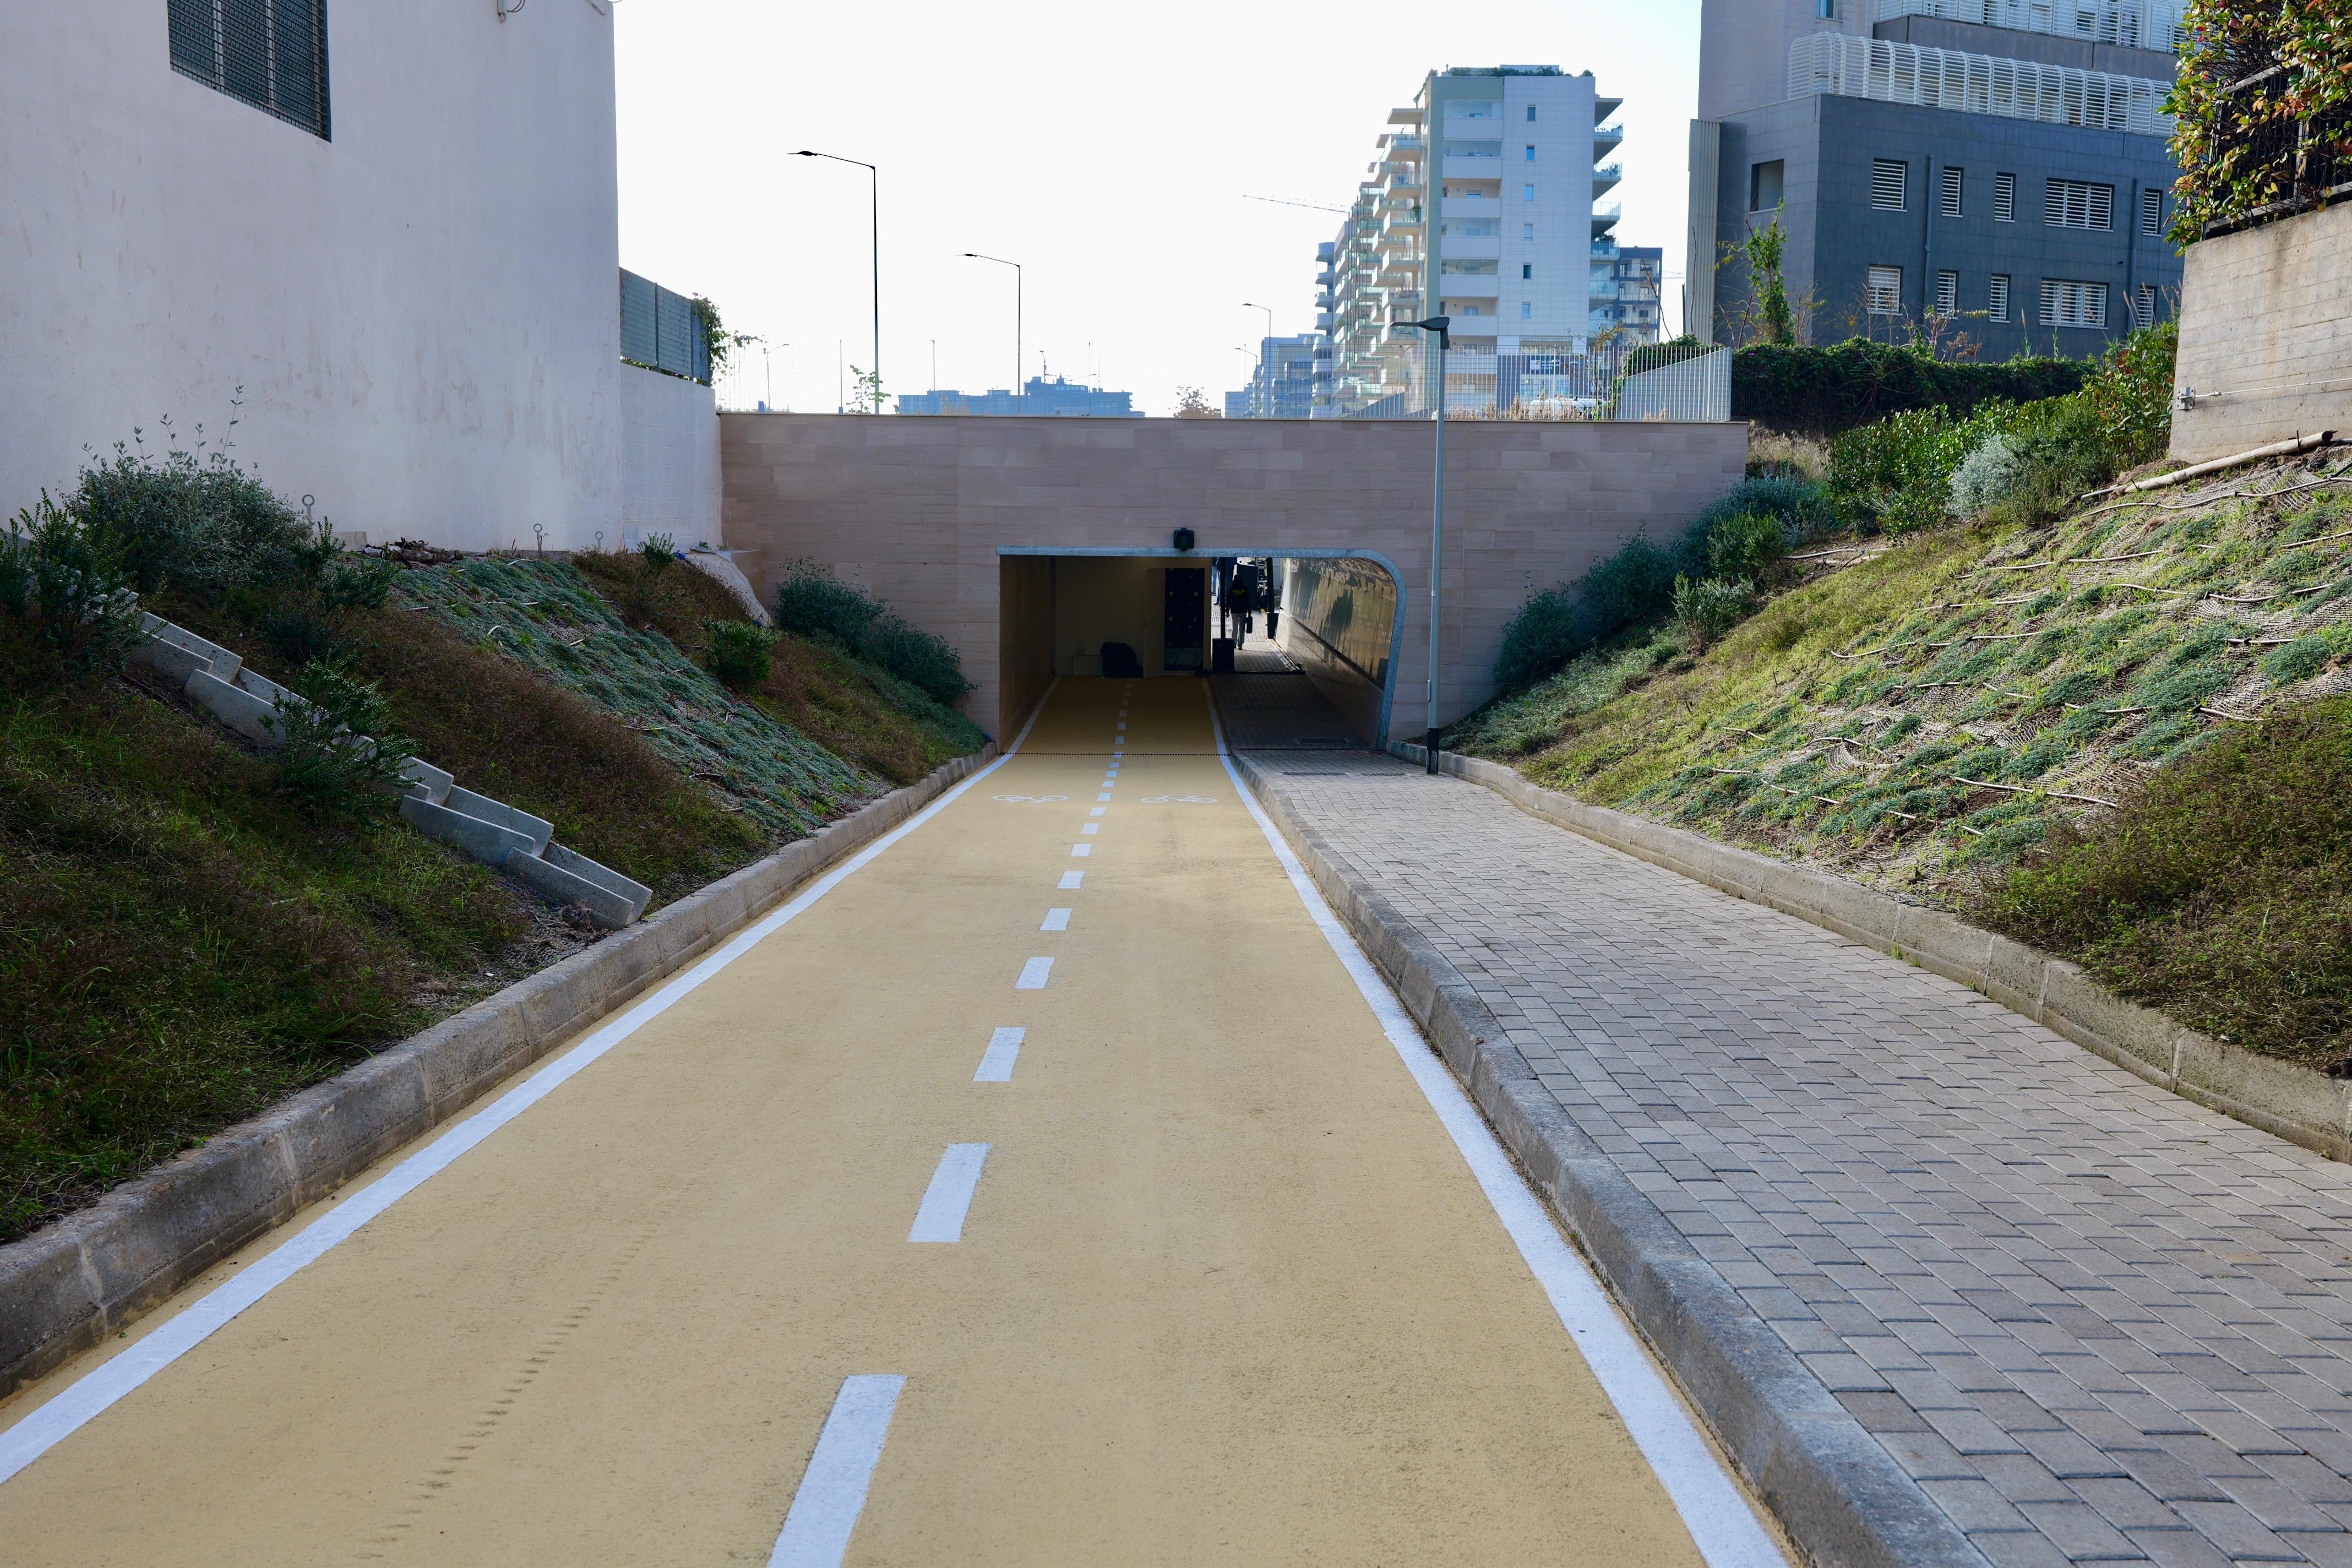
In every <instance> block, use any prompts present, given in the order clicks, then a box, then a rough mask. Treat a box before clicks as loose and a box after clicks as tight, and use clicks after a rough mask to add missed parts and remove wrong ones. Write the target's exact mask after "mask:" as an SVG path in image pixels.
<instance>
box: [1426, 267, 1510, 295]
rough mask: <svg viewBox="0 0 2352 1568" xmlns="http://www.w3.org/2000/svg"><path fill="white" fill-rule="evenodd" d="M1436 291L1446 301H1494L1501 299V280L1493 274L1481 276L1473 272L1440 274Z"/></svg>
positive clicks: (1497, 275)
mask: <svg viewBox="0 0 2352 1568" xmlns="http://www.w3.org/2000/svg"><path fill="white" fill-rule="evenodd" d="M1437 291H1438V293H1439V294H1440V295H1442V296H1444V298H1445V299H1448V300H1496V299H1500V298H1501V297H1502V293H1503V279H1502V278H1501V276H1500V275H1499V274H1496V273H1493V272H1489V273H1486V274H1484V275H1483V276H1482V275H1480V274H1477V273H1474V272H1446V273H1441V274H1439V276H1438V279H1437Z"/></svg>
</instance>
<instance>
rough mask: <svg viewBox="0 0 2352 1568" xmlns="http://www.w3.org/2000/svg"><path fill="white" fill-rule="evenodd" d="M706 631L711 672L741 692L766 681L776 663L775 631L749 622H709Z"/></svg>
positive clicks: (707, 662) (707, 664)
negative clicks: (766, 629) (765, 629)
mask: <svg viewBox="0 0 2352 1568" xmlns="http://www.w3.org/2000/svg"><path fill="white" fill-rule="evenodd" d="M702 632H703V636H704V637H706V638H708V639H709V640H708V641H707V643H706V644H705V645H704V647H703V651H702V663H703V667H704V668H707V669H708V670H709V671H710V673H711V674H713V675H715V676H717V677H718V678H719V679H720V680H721V681H723V682H725V683H726V684H727V685H729V686H731V687H734V688H735V689H737V690H739V691H748V690H750V689H752V688H754V687H758V686H761V685H764V684H766V682H767V679H768V671H769V669H770V668H772V664H773V662H774V653H775V647H776V634H775V633H773V632H771V631H764V630H762V629H761V628H760V627H758V626H753V625H752V624H751V622H749V621H705V622H703V623H702Z"/></svg>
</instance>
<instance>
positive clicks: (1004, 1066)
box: [971, 1028, 1029, 1083]
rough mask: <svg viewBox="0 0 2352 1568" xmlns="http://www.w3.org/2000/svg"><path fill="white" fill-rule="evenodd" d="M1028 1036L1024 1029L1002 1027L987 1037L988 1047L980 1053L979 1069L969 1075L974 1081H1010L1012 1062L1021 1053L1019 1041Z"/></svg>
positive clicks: (1011, 1078) (1011, 1079) (1011, 1077)
mask: <svg viewBox="0 0 2352 1568" xmlns="http://www.w3.org/2000/svg"><path fill="white" fill-rule="evenodd" d="M1028 1037H1029V1031H1028V1030H1026V1029H1013V1028H1004V1029H999V1030H997V1031H996V1033H994V1034H992V1035H991V1036H989V1037H988V1049H987V1050H986V1051H984V1052H982V1055H981V1058H980V1070H979V1071H978V1072H976V1073H974V1074H972V1075H971V1081H972V1082H974V1083H1011V1082H1012V1081H1013V1061H1014V1060H1015V1058H1018V1057H1019V1056H1020V1055H1021V1042H1022V1041H1023V1040H1025V1039H1027V1038H1028Z"/></svg>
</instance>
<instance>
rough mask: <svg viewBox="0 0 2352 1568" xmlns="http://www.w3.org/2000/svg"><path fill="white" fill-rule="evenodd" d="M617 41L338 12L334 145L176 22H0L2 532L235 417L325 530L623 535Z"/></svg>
mask: <svg viewBox="0 0 2352 1568" xmlns="http://www.w3.org/2000/svg"><path fill="white" fill-rule="evenodd" d="M609 12H610V5H609V4H605V3H604V0H538V3H537V4H535V5H530V7H528V8H527V9H525V10H523V11H521V12H520V13H519V14H518V15H516V16H512V17H510V18H509V19H508V20H507V21H505V22H503V23H501V22H500V21H499V17H498V14H497V11H496V9H495V8H494V7H493V6H492V5H490V4H489V0H405V3H404V4H400V5H378V4H353V3H350V0H343V3H339V4H336V5H331V6H330V7H329V12H328V18H329V37H328V75H329V81H330V83H331V128H332V132H333V139H332V140H331V141H322V140H320V138H318V137H316V136H313V135H311V134H310V132H307V131H304V130H301V129H300V128H299V127H297V126H294V125H290V124H287V123H285V122H283V121H278V120H276V119H273V118H272V117H270V116H269V115H268V114H266V113H264V112H263V111H261V110H257V109H255V108H253V107H252V106H251V105H249V104H247V103H244V102H242V101H240V100H236V99H234V98H231V97H229V96H227V95H226V94H225V93H222V92H219V91H216V90H215V89H212V88H210V87H207V86H205V85H204V84H203V83H200V82H197V81H194V80H192V79H188V78H186V77H183V76H181V75H179V74H177V73H175V72H174V71H173V69H172V68H171V65H170V53H169V48H168V44H167V37H166V32H165V8H164V0H79V3H78V4H75V5H58V4H31V3H24V4H14V5H0V510H14V509H16V507H18V506H21V505H24V504H26V502H28V501H30V500H32V499H33V497H34V495H35V493H36V492H37V490H39V489H41V488H42V487H43V486H47V487H48V488H49V489H51V490H53V491H54V490H57V489H60V488H64V487H68V486H69V485H70V484H71V483H72V482H73V479H74V475H75V473H76V471H77V469H78V468H79V466H80V465H81V463H82V462H83V461H84V448H85V447H90V448H94V449H96V450H98V451H100V452H104V451H106V450H107V449H109V448H110V447H111V446H112V444H113V443H114V442H115V441H117V440H128V439H129V438H130V437H131V431H132V430H133V428H134V427H143V428H144V429H145V431H146V432H147V437H148V441H149V444H150V445H151V447H152V446H154V445H156V444H158V441H159V429H160V426H161V424H162V420H163V416H166V415H168V416H171V417H172V421H173V428H174V429H175V430H177V431H179V432H181V433H182V434H183V435H184V436H190V437H192V436H193V433H194V427H195V426H197V425H198V424H199V423H201V424H202V425H203V426H205V433H206V435H207V437H219V436H220V435H221V434H222V433H223V431H224V428H225V426H226V424H227V422H228V419H229V417H230V414H231V405H232V400H233V399H234V400H236V409H235V413H236V421H237V423H236V428H235V430H234V432H233V434H232V435H231V437H230V438H231V439H232V440H233V442H234V455H235V456H236V457H237V458H241V459H243V460H245V461H247V462H248V463H250V464H252V465H254V466H255V467H257V468H258V469H259V471H260V473H261V475H262V477H263V478H264V479H267V480H268V482H269V483H271V484H272V485H274V486H276V487H277V488H278V489H280V490H281V491H285V492H288V493H289V494H295V495H299V494H302V493H305V492H308V493H310V494H312V495H315V496H316V497H317V498H318V509H319V510H320V513H321V514H323V515H326V516H329V517H331V518H332V519H333V521H334V523H335V526H336V527H337V528H338V529H342V530H362V531H366V532H367V534H368V535H369V536H370V537H371V538H372V539H378V540H381V539H386V538H391V537H394V536H399V535H404V536H408V537H414V538H422V539H426V540H430V541H432V542H436V543H440V544H445V545H453V546H458V547H464V548H476V549H479V548H487V547H489V546H493V545H499V546H503V545H507V544H509V543H523V544H528V543H530V542H532V534H531V526H532V524H533V523H538V524H541V526H543V527H544V528H545V530H546V543H547V544H548V545H549V546H550V547H559V546H562V547H571V546H582V545H585V544H587V543H588V542H590V540H591V539H592V537H593V533H594V531H596V530H597V529H599V528H602V529H604V530H605V531H606V532H607V534H608V535H610V534H614V533H617V532H618V531H619V529H620V519H621V488H620V463H619V461H618V450H619V445H620V442H619V428H620V397H619V391H618V387H619V377H618V371H619V368H620V367H619V357H620V326H619V310H618V306H617V292H618V268H619V238H618V209H617V197H616V193H615V176H614V104H613V33H612V21H611V19H610V16H609ZM240 387H241V388H242V391H241V392H240V391H239V390H238V389H239V388H240ZM708 395H709V394H708V393H707V392H706V393H705V394H704V396H705V397H706V398H707V397H708Z"/></svg>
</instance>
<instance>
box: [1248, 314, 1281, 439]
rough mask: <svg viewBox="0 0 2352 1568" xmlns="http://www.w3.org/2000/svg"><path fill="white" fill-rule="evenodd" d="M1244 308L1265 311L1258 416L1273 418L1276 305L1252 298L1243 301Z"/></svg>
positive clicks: (1259, 359)
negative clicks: (1254, 301)
mask: <svg viewBox="0 0 2352 1568" xmlns="http://www.w3.org/2000/svg"><path fill="white" fill-rule="evenodd" d="M1242 309H1243V310H1264V311H1265V353H1261V354H1260V355H1258V356H1257V366H1258V373H1259V374H1258V379H1259V380H1260V381H1262V382H1264V383H1265V386H1264V387H1263V389H1262V390H1261V392H1260V394H1259V401H1260V403H1261V404H1262V405H1263V406H1262V407H1260V409H1259V410H1258V417H1259V418H1261V419H1271V418H1273V417H1274V371H1273V369H1272V366H1273V364H1274V307H1273V306H1271V305H1259V304H1255V303H1253V302H1251V301H1250V300H1243V301H1242Z"/></svg>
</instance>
